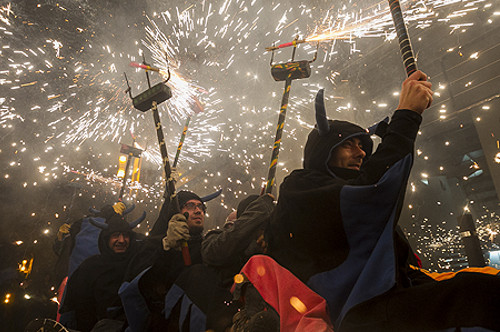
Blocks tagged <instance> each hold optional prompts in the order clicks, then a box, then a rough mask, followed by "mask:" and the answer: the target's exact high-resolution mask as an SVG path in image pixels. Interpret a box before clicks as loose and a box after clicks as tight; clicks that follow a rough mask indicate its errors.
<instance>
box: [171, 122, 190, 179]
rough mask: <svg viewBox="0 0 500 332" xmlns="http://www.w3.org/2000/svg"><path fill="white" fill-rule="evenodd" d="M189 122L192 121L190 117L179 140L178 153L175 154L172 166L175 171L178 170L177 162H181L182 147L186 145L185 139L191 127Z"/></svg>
mask: <svg viewBox="0 0 500 332" xmlns="http://www.w3.org/2000/svg"><path fill="white" fill-rule="evenodd" d="M189 121H191V117H190V116H188V117H187V119H186V124H185V125H184V129H182V134H181V138H180V140H179V145H178V146H177V152H176V153H175V159H174V163H173V164H172V168H173V169H174V170H175V169H176V168H177V162H178V161H179V156H180V155H181V149H182V145H184V139H185V138H186V134H187V130H188V127H189Z"/></svg>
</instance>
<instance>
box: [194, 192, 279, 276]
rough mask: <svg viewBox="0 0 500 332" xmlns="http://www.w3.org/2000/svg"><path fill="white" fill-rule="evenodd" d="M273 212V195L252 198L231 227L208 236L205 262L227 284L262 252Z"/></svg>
mask: <svg viewBox="0 0 500 332" xmlns="http://www.w3.org/2000/svg"><path fill="white" fill-rule="evenodd" d="M273 210H274V203H273V197H272V196H271V195H269V194H268V195H263V196H258V195H250V196H248V197H246V198H245V199H244V200H242V201H241V202H240V203H239V204H238V208H237V210H236V220H234V221H232V224H228V225H229V226H228V227H226V224H225V225H224V227H223V229H215V230H211V231H210V232H208V233H207V234H206V235H205V238H204V239H203V242H202V247H201V255H202V258H203V262H204V263H205V264H207V265H209V266H212V267H214V268H216V270H217V271H218V272H219V274H220V276H221V279H222V281H223V283H224V284H227V285H229V286H230V285H231V284H232V282H233V277H234V276H235V275H236V274H238V272H239V271H240V270H241V268H242V267H243V265H245V263H246V262H247V261H248V259H249V258H250V256H252V255H254V254H258V253H263V248H262V247H261V245H260V243H262V237H261V235H262V234H263V233H264V229H265V227H266V225H267V223H268V222H269V219H270V218H271V215H272V212H273ZM258 241H260V242H259V243H257V242H258Z"/></svg>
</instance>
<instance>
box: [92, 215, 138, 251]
mask: <svg viewBox="0 0 500 332" xmlns="http://www.w3.org/2000/svg"><path fill="white" fill-rule="evenodd" d="M145 218H146V212H143V213H142V215H141V216H140V217H139V218H137V219H136V220H134V221H132V222H130V223H129V222H127V221H126V220H125V219H124V218H123V217H122V216H121V215H119V214H115V215H113V216H112V217H111V218H110V219H108V220H106V219H104V218H101V217H90V218H89V221H90V223H91V224H92V225H94V226H96V227H97V228H100V229H102V231H101V233H100V234H99V241H98V243H99V250H100V251H101V254H105V253H109V254H113V252H112V251H111V249H109V247H108V241H109V237H110V236H111V234H113V233H115V232H120V233H126V234H129V236H130V247H132V246H133V245H134V242H135V238H136V236H135V232H134V231H133V229H134V228H135V227H137V225H139V224H140V223H141V222H142V221H143V220H144V219H145ZM130 247H129V248H130Z"/></svg>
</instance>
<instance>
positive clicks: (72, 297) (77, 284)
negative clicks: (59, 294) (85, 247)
mask: <svg viewBox="0 0 500 332" xmlns="http://www.w3.org/2000/svg"><path fill="white" fill-rule="evenodd" d="M87 263H88V260H86V261H84V262H83V263H82V264H81V265H80V266H79V267H78V268H77V269H76V270H75V272H73V274H72V275H71V277H70V278H69V280H68V283H67V285H66V294H65V295H64V303H63V306H62V307H61V309H60V310H59V311H60V312H61V313H64V312H71V311H73V312H74V313H75V320H76V327H77V329H78V330H80V331H90V330H91V329H92V327H93V326H94V325H95V323H96V322H97V319H96V310H95V308H96V303H95V300H94V297H93V296H94V292H93V291H92V285H91V282H90V280H91V279H92V277H91V276H90V275H89V274H88V273H86V271H88V269H89V268H88V266H90V264H87Z"/></svg>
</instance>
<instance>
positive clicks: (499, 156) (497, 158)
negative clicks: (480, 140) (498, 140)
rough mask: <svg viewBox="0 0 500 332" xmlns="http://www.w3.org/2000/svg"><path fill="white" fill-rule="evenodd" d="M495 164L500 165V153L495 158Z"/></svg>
mask: <svg viewBox="0 0 500 332" xmlns="http://www.w3.org/2000/svg"><path fill="white" fill-rule="evenodd" d="M494 160H495V162H496V163H497V164H500V152H497V154H496V155H495V158H494Z"/></svg>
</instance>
